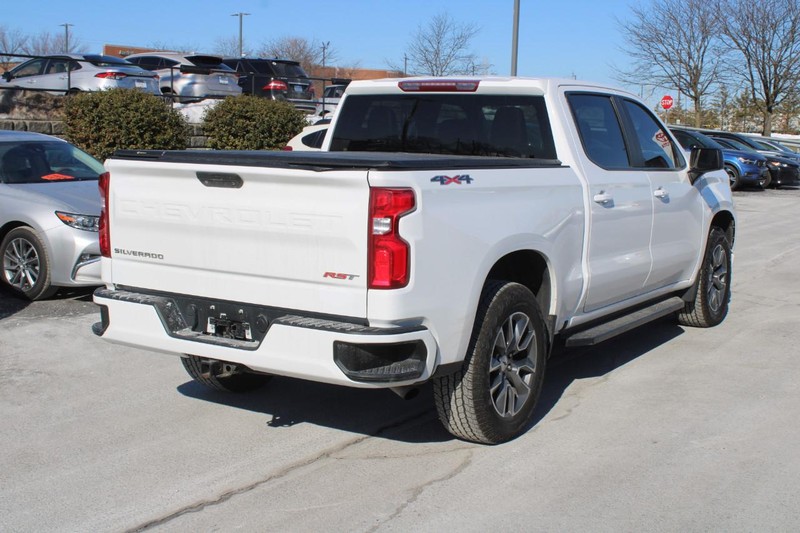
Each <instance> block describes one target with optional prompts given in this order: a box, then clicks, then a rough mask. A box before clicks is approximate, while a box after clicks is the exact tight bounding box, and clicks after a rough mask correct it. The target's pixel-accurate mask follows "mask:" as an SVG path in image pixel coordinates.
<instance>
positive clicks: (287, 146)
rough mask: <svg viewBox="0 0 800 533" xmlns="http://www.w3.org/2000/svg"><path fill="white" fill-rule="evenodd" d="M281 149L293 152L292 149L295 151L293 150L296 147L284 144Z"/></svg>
mask: <svg viewBox="0 0 800 533" xmlns="http://www.w3.org/2000/svg"><path fill="white" fill-rule="evenodd" d="M281 150H283V151H284V152H291V151H293V150H294V148H292V147H291V146H289V145H288V144H287V145H286V146H284V147H283V148H281Z"/></svg>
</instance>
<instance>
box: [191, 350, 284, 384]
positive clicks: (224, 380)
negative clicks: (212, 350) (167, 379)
mask: <svg viewBox="0 0 800 533" xmlns="http://www.w3.org/2000/svg"><path fill="white" fill-rule="evenodd" d="M181 362H182V363H183V368H185V369H186V372H187V373H188V374H189V375H190V376H192V379H194V380H195V381H197V382H198V383H201V384H203V385H205V386H206V387H209V388H211V389H214V390H218V391H222V392H250V391H253V390H256V389H259V388H261V387H263V386H264V385H266V383H267V381H269V380H270V378H271V377H272V376H269V375H267V374H255V373H253V372H250V371H247V370H243V369H242V368H241V367H240V366H238V365H235V364H232V363H225V362H222V361H212V360H209V359H202V358H200V357H197V356H194V355H185V356H183V357H181Z"/></svg>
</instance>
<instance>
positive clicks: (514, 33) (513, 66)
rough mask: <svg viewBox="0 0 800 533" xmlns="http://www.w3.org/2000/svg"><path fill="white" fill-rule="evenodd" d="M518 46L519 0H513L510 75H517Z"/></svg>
mask: <svg viewBox="0 0 800 533" xmlns="http://www.w3.org/2000/svg"><path fill="white" fill-rule="evenodd" d="M518 47H519V0H514V29H513V30H512V32H511V75H512V76H516V75H517V48H518Z"/></svg>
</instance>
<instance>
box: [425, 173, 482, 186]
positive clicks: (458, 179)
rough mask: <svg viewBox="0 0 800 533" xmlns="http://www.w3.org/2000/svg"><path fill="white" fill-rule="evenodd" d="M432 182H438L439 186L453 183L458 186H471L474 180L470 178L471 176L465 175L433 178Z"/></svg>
mask: <svg viewBox="0 0 800 533" xmlns="http://www.w3.org/2000/svg"><path fill="white" fill-rule="evenodd" d="M431 181H438V182H439V185H450V184H451V183H455V184H456V185H461V184H462V183H466V184H467V185H469V184H470V183H472V182H473V179H472V178H470V177H469V174H464V175H463V176H453V177H450V176H434V177H432V178H431Z"/></svg>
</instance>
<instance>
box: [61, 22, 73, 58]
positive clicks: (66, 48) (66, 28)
mask: <svg viewBox="0 0 800 533" xmlns="http://www.w3.org/2000/svg"><path fill="white" fill-rule="evenodd" d="M59 26H64V53H65V54H68V53H69V28H70V26H74V24H70V23H68V22H65V23H64V24H59Z"/></svg>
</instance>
